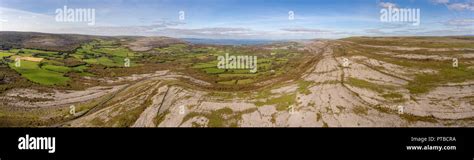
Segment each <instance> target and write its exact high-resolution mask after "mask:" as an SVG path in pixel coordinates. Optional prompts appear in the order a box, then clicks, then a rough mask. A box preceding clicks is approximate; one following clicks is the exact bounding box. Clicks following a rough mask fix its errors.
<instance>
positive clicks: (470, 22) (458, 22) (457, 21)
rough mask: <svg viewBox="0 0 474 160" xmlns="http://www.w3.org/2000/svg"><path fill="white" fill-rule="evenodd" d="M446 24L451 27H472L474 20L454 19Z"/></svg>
mask: <svg viewBox="0 0 474 160" xmlns="http://www.w3.org/2000/svg"><path fill="white" fill-rule="evenodd" d="M445 24H446V25H450V26H470V25H474V18H466V19H452V20H449V21H447V22H446V23H445ZM473 30H474V28H473Z"/></svg>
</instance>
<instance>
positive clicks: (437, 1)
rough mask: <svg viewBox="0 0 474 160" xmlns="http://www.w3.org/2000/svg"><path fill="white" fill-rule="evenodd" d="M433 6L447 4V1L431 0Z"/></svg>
mask: <svg viewBox="0 0 474 160" xmlns="http://www.w3.org/2000/svg"><path fill="white" fill-rule="evenodd" d="M431 2H433V3H434V4H448V3H449V0H431Z"/></svg>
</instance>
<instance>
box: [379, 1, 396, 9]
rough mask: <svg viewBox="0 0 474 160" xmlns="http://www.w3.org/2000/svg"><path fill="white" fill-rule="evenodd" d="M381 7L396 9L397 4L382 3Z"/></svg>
mask: <svg viewBox="0 0 474 160" xmlns="http://www.w3.org/2000/svg"><path fill="white" fill-rule="evenodd" d="M379 6H380V7H382V8H389V7H392V8H396V7H397V4H395V3H390V2H380V3H379Z"/></svg>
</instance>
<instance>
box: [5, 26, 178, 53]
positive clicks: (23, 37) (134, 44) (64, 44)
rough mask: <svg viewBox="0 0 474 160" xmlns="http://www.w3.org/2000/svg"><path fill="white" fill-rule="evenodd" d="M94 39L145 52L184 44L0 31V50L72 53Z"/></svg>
mask: <svg viewBox="0 0 474 160" xmlns="http://www.w3.org/2000/svg"><path fill="white" fill-rule="evenodd" d="M94 39H108V40H113V39H116V40H121V42H122V43H125V46H128V47H129V48H130V49H132V50H134V51H145V50H149V49H151V48H153V47H160V46H166V45H169V44H175V43H185V42H184V41H182V40H180V39H175V38H169V37H139V36H116V37H109V36H91V35H79V34H51V33H38V32H13V31H0V49H3V50H8V49H11V48H31V49H40V50H49V51H62V52H67V51H72V50H74V49H76V48H77V47H79V46H80V45H81V44H82V43H86V42H90V41H92V40H94Z"/></svg>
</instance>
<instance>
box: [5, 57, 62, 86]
mask: <svg viewBox="0 0 474 160" xmlns="http://www.w3.org/2000/svg"><path fill="white" fill-rule="evenodd" d="M38 64H39V62H30V61H22V62H21V65H20V67H16V66H15V63H9V66H10V68H12V69H14V70H15V71H17V72H18V73H20V74H21V75H22V76H23V77H25V78H27V79H28V80H30V81H32V82H36V83H39V84H43V85H66V84H67V82H68V81H69V78H67V77H64V76H63V74H62V73H59V72H54V71H49V70H46V69H42V68H40V67H39V66H38Z"/></svg>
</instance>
